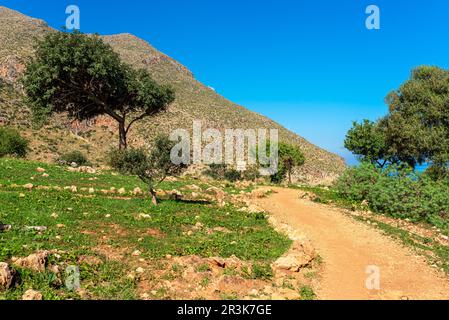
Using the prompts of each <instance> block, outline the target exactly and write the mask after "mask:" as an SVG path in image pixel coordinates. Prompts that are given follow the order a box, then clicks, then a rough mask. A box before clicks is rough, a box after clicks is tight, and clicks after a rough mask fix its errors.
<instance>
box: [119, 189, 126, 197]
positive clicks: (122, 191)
mask: <svg viewBox="0 0 449 320" xmlns="http://www.w3.org/2000/svg"><path fill="white" fill-rule="evenodd" d="M125 193H126V189H125V188H120V189H118V194H120V195H123V194H125Z"/></svg>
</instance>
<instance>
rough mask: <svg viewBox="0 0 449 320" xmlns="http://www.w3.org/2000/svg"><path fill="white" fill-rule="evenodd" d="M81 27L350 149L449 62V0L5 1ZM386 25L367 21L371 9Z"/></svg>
mask: <svg viewBox="0 0 449 320" xmlns="http://www.w3.org/2000/svg"><path fill="white" fill-rule="evenodd" d="M69 4H76V5H78V6H79V7H80V10H81V31H82V32H86V33H87V32H88V33H90V32H98V33H100V34H114V33H121V32H128V33H132V34H135V35H137V36H139V37H141V38H144V39H146V40H147V41H149V42H150V43H151V44H152V45H154V46H155V47H156V48H158V49H159V50H161V51H162V52H164V53H166V54H168V55H170V56H171V57H173V58H175V59H176V60H178V61H180V62H181V63H183V64H184V65H186V66H187V67H188V68H189V69H190V70H192V71H193V73H194V74H195V76H196V78H197V79H198V80H200V81H201V82H203V83H204V84H206V85H208V86H211V87H213V88H215V89H216V91H217V92H219V93H220V94H222V95H223V96H225V97H226V98H228V99H230V100H232V101H234V102H236V103H239V104H242V105H244V106H246V107H248V108H249V109H252V110H254V111H256V112H259V113H262V114H264V115H266V116H269V117H270V118H272V119H274V120H276V121H278V122H279V123H281V124H283V125H284V126H286V127H287V128H289V129H291V130H293V131H295V132H297V133H298V134H300V135H301V136H303V137H305V138H307V139H308V140H310V141H311V142H313V143H315V144H317V145H319V146H321V147H323V148H326V149H328V150H330V151H333V152H336V153H339V154H340V155H342V156H344V157H345V158H346V159H347V160H348V162H349V163H353V161H354V159H353V158H352V157H351V156H350V155H349V154H348V152H347V151H345V150H344V148H343V140H344V136H345V133H346V131H347V130H348V129H349V127H350V126H351V123H352V121H353V120H362V119H363V118H369V119H372V120H375V119H377V118H378V117H380V116H382V115H384V114H385V113H386V111H387V107H386V106H385V104H384V97H385V96H386V95H387V93H388V92H389V91H391V90H392V89H395V88H397V87H398V86H399V85H400V84H401V83H402V82H403V81H404V80H406V79H407V78H408V76H409V74H410V70H411V69H412V68H413V67H416V66H418V65H421V64H431V65H439V66H442V67H448V63H449V1H447V0H370V1H365V0H269V1H268V0H267V1H261V0H259V1H253V0H201V1H199V0H189V1H182V0H145V1H144V0H127V1H110V0H109V1H106V0H95V1H92V0H90V1H87V0H71V1H62V0H54V1H50V0H2V1H1V5H4V6H7V7H9V8H12V9H16V10H19V11H21V12H23V13H25V14H27V15H31V16H34V17H37V18H41V19H44V20H46V21H47V22H49V24H50V25H51V26H53V27H55V28H60V27H62V26H63V25H64V24H65V19H66V14H65V8H66V6H67V5H69ZM370 4H375V5H377V6H378V7H379V8H380V10H381V29H380V30H367V29H366V28H365V19H366V17H367V15H366V14H365V9H366V7H367V6H368V5H370Z"/></svg>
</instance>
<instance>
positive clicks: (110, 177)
mask: <svg viewBox="0 0 449 320" xmlns="http://www.w3.org/2000/svg"><path fill="white" fill-rule="evenodd" d="M37 167H42V168H45V169H46V173H48V174H49V177H48V178H43V177H42V173H40V174H39V173H38V172H37V171H36V168H37ZM32 176H35V179H34V180H30V177H32ZM92 177H97V178H98V179H97V180H89V178H92ZM26 183H33V184H34V185H35V186H39V185H46V186H49V185H53V186H66V185H68V186H70V185H76V186H78V187H94V188H104V189H109V188H110V187H116V188H121V187H124V188H126V189H128V190H132V189H133V188H134V187H136V186H139V187H141V188H142V189H143V186H142V185H141V184H140V182H139V180H138V179H137V178H135V177H127V176H120V175H114V174H112V173H111V172H104V173H102V174H100V175H91V174H81V173H72V172H68V171H67V170H66V168H64V167H59V166H52V165H46V164H42V163H36V162H27V161H22V160H14V159H0V184H2V185H3V186H2V187H0V221H1V222H3V223H7V224H11V225H12V226H13V228H12V230H10V231H8V232H4V233H0V261H6V262H9V261H10V259H11V258H12V257H13V256H27V255H29V254H31V253H34V252H35V251H36V250H41V249H45V250H61V251H64V252H65V253H64V254H62V257H61V258H60V260H58V261H55V263H56V262H57V263H59V264H60V265H61V266H63V267H66V266H68V265H77V258H78V257H79V256H81V255H89V256H97V257H99V258H100V259H102V261H103V263H102V264H101V265H99V266H87V265H81V266H80V268H81V283H82V288H83V289H87V290H88V291H89V293H90V294H91V295H92V296H91V297H90V298H99V299H134V298H135V290H136V283H135V282H134V281H131V280H129V279H127V278H126V274H127V273H129V272H130V271H132V270H134V269H132V268H131V267H130V266H129V265H128V264H127V262H126V259H125V260H124V261H123V262H122V263H114V262H111V261H109V260H106V258H105V257H104V256H101V255H99V254H97V253H95V252H94V250H93V248H94V247H95V246H98V245H100V244H107V245H110V246H112V247H114V248H131V249H130V250H131V252H132V251H133V250H140V251H141V252H142V254H141V257H142V258H145V259H155V260H157V259H163V258H164V257H165V256H166V255H168V254H170V255H172V256H185V255H198V256H201V257H210V256H221V257H224V258H226V257H230V256H231V255H236V256H237V257H238V258H240V259H242V260H246V261H254V262H257V263H260V265H261V266H262V265H264V264H267V263H269V262H271V261H273V260H274V259H276V258H277V257H279V256H281V255H282V254H283V253H284V252H285V251H286V250H288V248H289V246H290V244H291V242H290V240H289V239H288V238H287V237H286V236H284V235H281V234H279V233H277V232H275V231H274V230H273V229H272V228H271V226H270V225H269V224H268V222H267V220H266V218H265V217H264V216H261V215H257V214H249V213H242V212H239V211H238V210H237V208H235V207H233V206H231V205H227V206H225V207H223V208H221V207H218V206H216V205H214V204H208V203H196V202H188V201H172V200H162V201H161V202H160V204H159V205H158V206H153V205H152V204H151V201H150V200H149V199H148V198H146V197H145V196H129V195H128V198H126V199H123V198H119V197H114V195H103V194H100V193H96V194H94V195H89V194H87V193H80V192H79V193H71V192H69V191H63V190H61V191H58V190H38V189H33V190H32V191H27V190H25V189H23V188H12V187H11V185H12V184H17V185H23V184H26ZM187 184H192V181H191V180H180V181H177V182H167V183H164V185H163V188H164V189H167V190H168V189H173V188H176V189H179V188H182V187H183V186H185V185H187ZM21 193H23V194H24V195H25V197H21V196H20V194H21ZM54 214H56V215H57V218H55V215H54ZM141 214H145V215H147V216H146V218H139V215H141ZM198 222H200V223H201V224H202V227H201V228H195V225H196V224H197V223H198ZM60 224H63V225H65V227H63V228H60V227H58V225H60ZM26 226H46V227H47V228H48V229H47V230H46V231H45V232H41V233H39V232H35V231H29V230H27V229H26ZM215 227H224V228H226V229H228V230H231V232H229V233H221V232H213V233H211V232H210V229H213V228H215ZM189 231H191V233H189V235H187V233H188V232H189ZM103 237H106V239H104V238H103ZM128 255H129V256H130V253H129V254H128ZM51 259H54V258H53V257H52V258H51ZM258 265H259V264H258ZM259 269H260V270H259V271H256V273H257V277H262V278H264V277H267V272H266V270H265V269H264V268H262V267H261V268H259ZM173 271H174V273H177V271H176V270H173ZM19 272H20V279H21V281H20V283H19V284H18V288H16V289H13V290H10V291H8V292H6V293H0V299H14V298H19V297H20V296H21V294H22V293H23V292H24V291H25V290H27V289H28V288H30V287H32V288H34V289H35V290H38V289H39V290H41V291H42V293H43V295H44V299H58V298H75V299H77V298H78V299H79V298H80V297H79V296H78V295H77V294H75V293H73V292H70V291H68V290H66V289H65V286H63V285H55V284H53V283H52V281H51V279H52V277H53V276H52V275H51V274H46V273H44V274H37V273H30V272H27V271H23V270H19Z"/></svg>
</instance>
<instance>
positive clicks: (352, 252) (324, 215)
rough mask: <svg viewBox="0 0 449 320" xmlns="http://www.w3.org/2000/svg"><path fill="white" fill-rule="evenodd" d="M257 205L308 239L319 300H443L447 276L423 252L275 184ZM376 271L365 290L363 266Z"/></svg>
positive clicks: (448, 287)
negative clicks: (317, 270) (317, 260)
mask: <svg viewBox="0 0 449 320" xmlns="http://www.w3.org/2000/svg"><path fill="white" fill-rule="evenodd" d="M275 191H276V192H277V193H275V194H272V195H271V196H269V197H268V198H264V199H259V200H257V204H258V205H259V206H261V207H262V208H264V209H265V210H267V211H268V212H270V213H271V214H272V215H273V216H274V217H275V218H276V219H277V220H278V221H279V222H282V223H285V224H288V225H290V226H291V227H293V228H294V229H296V230H298V231H299V232H301V233H302V234H304V235H305V236H306V237H307V238H309V239H310V240H311V241H312V243H313V245H314V246H315V248H316V249H317V251H318V253H319V254H320V256H321V257H322V258H323V262H324V267H323V273H322V278H321V285H320V288H318V289H317V294H318V297H319V298H320V299H331V300H334V299H360V300H366V299H388V300H396V299H405V298H408V299H449V281H448V278H447V277H446V276H445V275H444V274H443V273H442V272H439V271H438V270H436V269H434V268H432V267H430V266H429V265H428V264H427V262H426V261H425V259H424V258H423V257H419V256H417V255H416V254H414V253H413V252H412V251H411V250H410V249H408V248H405V247H404V246H402V245H400V244H399V243H398V242H396V241H395V240H393V239H391V238H389V237H388V236H386V235H383V234H381V232H380V231H378V230H376V229H374V228H372V227H369V226H367V225H365V224H363V223H361V222H358V221H355V220H354V219H352V218H351V217H348V216H347V215H345V214H344V213H343V212H340V211H339V210H334V209H332V208H329V207H326V206H324V205H320V204H316V203H313V202H311V201H308V200H303V199H300V198H299V194H300V191H298V190H292V189H282V188H276V189H275ZM372 265H374V266H377V267H379V270H380V290H368V289H367V288H366V279H367V277H369V274H367V273H366V268H367V266H372Z"/></svg>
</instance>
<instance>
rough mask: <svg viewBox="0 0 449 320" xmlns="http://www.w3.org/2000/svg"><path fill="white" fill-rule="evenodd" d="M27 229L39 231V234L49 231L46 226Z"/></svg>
mask: <svg viewBox="0 0 449 320" xmlns="http://www.w3.org/2000/svg"><path fill="white" fill-rule="evenodd" d="M25 229H26V230H32V231H37V232H43V231H46V230H47V227H46V226H26V227H25Z"/></svg>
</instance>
